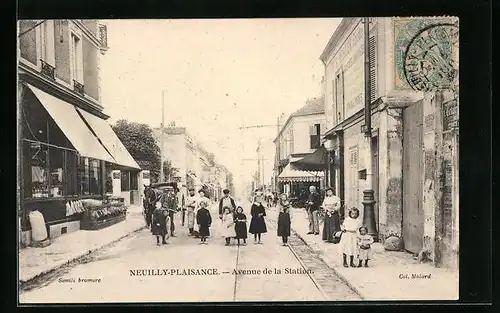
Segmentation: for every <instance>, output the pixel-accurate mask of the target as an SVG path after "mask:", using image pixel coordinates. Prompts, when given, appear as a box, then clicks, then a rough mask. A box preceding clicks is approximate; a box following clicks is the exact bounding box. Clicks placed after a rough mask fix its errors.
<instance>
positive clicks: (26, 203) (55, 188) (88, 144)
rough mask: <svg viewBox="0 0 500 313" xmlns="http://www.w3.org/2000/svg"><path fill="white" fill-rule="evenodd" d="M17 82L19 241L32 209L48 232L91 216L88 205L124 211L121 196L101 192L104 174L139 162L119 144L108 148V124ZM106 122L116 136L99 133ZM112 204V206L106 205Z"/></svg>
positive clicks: (111, 212)
mask: <svg viewBox="0 0 500 313" xmlns="http://www.w3.org/2000/svg"><path fill="white" fill-rule="evenodd" d="M21 88H22V92H21V97H20V99H19V100H20V109H19V115H20V123H19V125H20V128H19V132H20V151H19V152H18V153H19V158H20V160H21V162H20V166H19V170H20V177H21V184H20V185H21V189H20V198H19V199H20V200H19V208H20V214H19V215H20V220H21V223H20V224H21V232H22V235H21V241H22V244H24V245H27V244H29V241H30V229H31V226H30V222H29V213H30V212H32V211H35V210H36V211H39V212H40V213H42V215H43V217H44V221H45V224H46V228H47V234H48V235H49V238H55V237H57V236H59V235H61V234H65V233H69V232H72V231H75V230H78V229H80V223H81V222H82V220H83V219H85V217H86V216H87V218H90V215H89V213H85V212H90V211H91V210H92V209H93V208H98V209H100V210H102V212H100V213H99V218H101V219H102V220H105V219H106V218H107V217H111V216H118V215H119V214H122V215H123V212H124V210H126V208H124V203H123V200H122V199H119V198H118V197H114V198H113V197H106V193H107V192H109V189H110V187H111V188H112V182H111V181H110V180H109V178H108V177H107V176H108V175H109V172H110V170H111V169H113V168H114V167H115V166H121V167H122V168H126V169H128V170H129V171H139V170H140V168H139V166H138V165H137V163H136V162H135V161H134V160H133V158H132V157H131V156H130V154H129V153H128V151H126V149H125V148H124V147H123V148H122V149H125V152H126V153H120V152H119V151H113V150H114V149H113V145H111V144H110V141H118V142H119V139H118V138H117V137H116V134H114V132H113V130H112V129H111V127H110V126H109V124H108V123H107V122H106V121H105V120H104V119H102V118H100V117H97V116H94V115H92V114H90V113H88V112H86V111H83V110H81V109H80V108H77V107H75V106H74V105H72V104H70V103H68V102H66V101H64V100H62V99H60V98H57V97H55V96H53V95H52V94H50V93H49V92H48V91H42V90H41V89H39V88H37V87H35V86H33V85H31V84H28V83H22V84H21ZM40 88H41V87H40ZM86 117H87V118H86ZM91 123H92V124H91ZM97 123H98V124H99V126H96V125H97ZM92 126H94V127H92ZM105 126H107V127H108V128H109V132H113V133H112V136H114V138H115V139H112V140H110V138H112V137H110V136H108V137H105V136H103V134H102V132H103V129H105ZM120 144H121V143H120ZM115 145H117V144H115ZM122 146H123V145H122ZM115 150H116V149H115ZM125 159H127V161H126V162H124V161H123V160H125ZM111 207H116V208H117V209H106V208H111ZM104 209H106V210H104ZM96 214H97V213H96ZM96 214H94V215H96ZM106 220H107V219H106ZM108 223H109V222H108Z"/></svg>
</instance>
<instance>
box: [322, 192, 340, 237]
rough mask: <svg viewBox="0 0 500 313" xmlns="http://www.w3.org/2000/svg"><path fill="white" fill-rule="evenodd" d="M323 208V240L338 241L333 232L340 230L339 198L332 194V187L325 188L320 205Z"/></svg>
mask: <svg viewBox="0 0 500 313" xmlns="http://www.w3.org/2000/svg"><path fill="white" fill-rule="evenodd" d="M321 206H322V207H323V208H324V209H325V211H326V212H325V221H324V223H323V240H324V241H327V242H331V243H338V242H339V241H338V239H336V238H335V233H336V232H338V231H340V217H339V209H340V198H339V197H337V196H335V195H334V194H333V189H332V188H328V189H326V197H325V199H324V200H323V204H322V205H321Z"/></svg>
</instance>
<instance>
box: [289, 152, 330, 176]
mask: <svg viewBox="0 0 500 313" xmlns="http://www.w3.org/2000/svg"><path fill="white" fill-rule="evenodd" d="M326 153H327V151H326V149H325V148H323V147H321V148H319V149H316V151H314V152H313V153H311V154H309V155H307V156H305V157H303V158H300V159H299V160H296V161H290V163H292V164H293V166H294V167H295V168H296V169H298V170H302V171H324V170H325V169H326V167H327V166H328V165H327V163H326V162H325V158H326Z"/></svg>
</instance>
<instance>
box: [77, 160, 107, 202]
mask: <svg viewBox="0 0 500 313" xmlns="http://www.w3.org/2000/svg"><path fill="white" fill-rule="evenodd" d="M101 181H102V179H101V162H100V161H99V160H96V159H92V158H87V157H79V158H78V191H79V194H80V195H84V196H85V195H100V194H102V183H101Z"/></svg>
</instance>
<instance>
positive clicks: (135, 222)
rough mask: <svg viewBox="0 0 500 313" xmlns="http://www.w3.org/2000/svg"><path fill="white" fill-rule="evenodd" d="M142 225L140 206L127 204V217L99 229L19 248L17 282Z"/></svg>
mask: <svg viewBox="0 0 500 313" xmlns="http://www.w3.org/2000/svg"><path fill="white" fill-rule="evenodd" d="M144 227H145V222H144V218H143V216H142V207H140V206H134V205H133V206H130V208H129V210H128V212H127V219H126V220H125V221H122V222H120V223H117V224H115V225H112V226H109V227H106V228H104V229H101V230H98V231H90V230H79V231H76V232H73V233H70V234H66V235H63V236H60V237H58V238H56V239H55V240H54V241H53V242H52V243H51V245H50V246H47V247H44V248H34V247H27V248H23V249H20V250H19V283H20V285H21V286H23V285H24V284H27V283H29V282H30V281H32V280H33V279H35V278H39V277H40V276H43V275H45V274H48V273H50V272H52V271H54V270H56V269H58V268H61V267H63V266H65V265H66V264H68V263H71V262H73V261H76V260H78V259H80V258H82V257H84V256H86V255H88V254H90V253H93V252H96V251H98V250H100V249H102V248H104V247H106V246H107V245H109V244H112V243H114V242H116V241H118V240H120V239H122V238H124V237H126V236H128V235H130V234H131V233H133V232H136V231H138V230H141V229H142V228H144Z"/></svg>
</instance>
